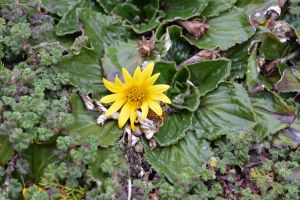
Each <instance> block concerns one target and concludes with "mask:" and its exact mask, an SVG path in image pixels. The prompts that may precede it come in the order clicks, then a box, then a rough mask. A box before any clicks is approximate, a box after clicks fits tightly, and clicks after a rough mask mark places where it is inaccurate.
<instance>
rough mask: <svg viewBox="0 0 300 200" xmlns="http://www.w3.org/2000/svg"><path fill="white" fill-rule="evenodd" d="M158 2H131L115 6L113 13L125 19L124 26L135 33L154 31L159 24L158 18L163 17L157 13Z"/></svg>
mask: <svg viewBox="0 0 300 200" xmlns="http://www.w3.org/2000/svg"><path fill="white" fill-rule="evenodd" d="M158 8H159V1H158V0H149V1H139V0H135V1H131V2H130V3H128V2H126V3H122V4H119V5H117V6H116V7H115V8H114V10H113V13H114V14H116V15H119V16H121V17H122V18H124V19H125V21H126V24H128V26H129V27H131V28H132V29H133V30H134V31H135V32H136V33H138V34H141V33H144V32H146V31H150V30H152V29H154V28H155V27H156V26H158V25H159V24H160V20H159V19H160V18H161V17H162V16H163V15H164V14H163V13H162V12H158Z"/></svg>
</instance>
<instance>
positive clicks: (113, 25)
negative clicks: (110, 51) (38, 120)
mask: <svg viewBox="0 0 300 200" xmlns="http://www.w3.org/2000/svg"><path fill="white" fill-rule="evenodd" d="M78 17H79V19H80V21H81V22H82V23H83V24H84V27H83V33H84V35H85V36H88V37H89V42H90V44H91V46H92V47H93V48H94V50H95V51H96V53H97V54H99V57H101V56H102V55H103V50H104V48H107V47H108V46H110V45H113V44H118V43H119V42H120V41H123V40H124V39H125V38H126V37H127V31H126V29H125V28H124V27H123V26H122V24H121V22H120V21H118V20H116V19H114V18H113V17H111V16H107V15H103V14H101V13H99V12H95V11H92V10H90V9H80V10H79V11H78Z"/></svg>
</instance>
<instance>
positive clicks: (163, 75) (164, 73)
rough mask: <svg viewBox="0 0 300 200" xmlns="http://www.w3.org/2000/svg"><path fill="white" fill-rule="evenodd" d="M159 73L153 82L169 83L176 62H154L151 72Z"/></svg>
mask: <svg viewBox="0 0 300 200" xmlns="http://www.w3.org/2000/svg"><path fill="white" fill-rule="evenodd" d="M156 73H160V75H159V77H158V79H157V81H155V84H168V85H170V84H171V81H172V79H173V76H174V74H175V73H176V64H175V63H174V62H164V61H159V62H156V63H155V66H154V69H153V73H152V74H156Z"/></svg>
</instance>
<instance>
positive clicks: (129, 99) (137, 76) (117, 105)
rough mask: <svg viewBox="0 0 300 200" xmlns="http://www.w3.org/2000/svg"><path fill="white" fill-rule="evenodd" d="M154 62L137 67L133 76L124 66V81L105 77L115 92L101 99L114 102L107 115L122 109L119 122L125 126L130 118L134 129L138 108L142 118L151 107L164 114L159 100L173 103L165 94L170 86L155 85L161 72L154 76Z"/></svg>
mask: <svg viewBox="0 0 300 200" xmlns="http://www.w3.org/2000/svg"><path fill="white" fill-rule="evenodd" d="M153 68H154V63H150V64H148V65H147V66H146V67H145V69H144V70H143V71H142V70H141V68H140V67H137V68H136V70H135V72H134V74H133V76H131V75H130V74H129V72H128V71H127V70H126V69H125V68H122V73H123V77H124V83H123V82H122V81H121V80H120V79H119V78H118V77H117V76H116V77H115V82H114V83H113V82H110V81H108V80H106V79H103V82H104V85H105V87H106V88H107V89H108V90H109V91H111V92H112V93H114V94H110V95H107V96H105V97H103V98H101V99H100V102H101V103H112V102H114V103H113V104H112V105H111V106H110V107H109V109H108V110H107V111H106V113H105V115H106V116H109V115H111V114H113V113H115V112H117V111H118V110H119V109H121V112H120V115H119V119H118V124H119V127H120V128H121V127H123V126H124V124H125V123H126V122H127V121H128V119H130V126H131V128H132V129H134V122H135V121H136V118H137V114H136V110H138V109H140V110H141V111H142V119H145V118H146V117H147V115H148V111H149V108H150V109H151V110H153V111H154V112H155V113H156V114H157V115H159V116H161V115H162V108H161V106H160V104H159V101H162V102H165V103H171V101H170V99H169V98H168V97H167V96H166V95H164V94H163V92H165V91H166V90H167V89H168V88H169V87H170V86H169V85H165V84H158V85H154V82H155V81H156V80H157V78H158V77H159V75H160V74H159V73H156V74H154V75H153V76H152V71H153Z"/></svg>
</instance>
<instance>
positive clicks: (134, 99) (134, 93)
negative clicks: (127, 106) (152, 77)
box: [126, 88, 145, 106]
mask: <svg viewBox="0 0 300 200" xmlns="http://www.w3.org/2000/svg"><path fill="white" fill-rule="evenodd" d="M126 98H127V100H128V101H130V102H131V103H133V104H137V105H138V106H140V105H141V104H142V102H143V101H144V99H145V94H144V92H143V91H141V90H140V89H138V88H131V89H130V90H129V91H128V93H127V95H126Z"/></svg>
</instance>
